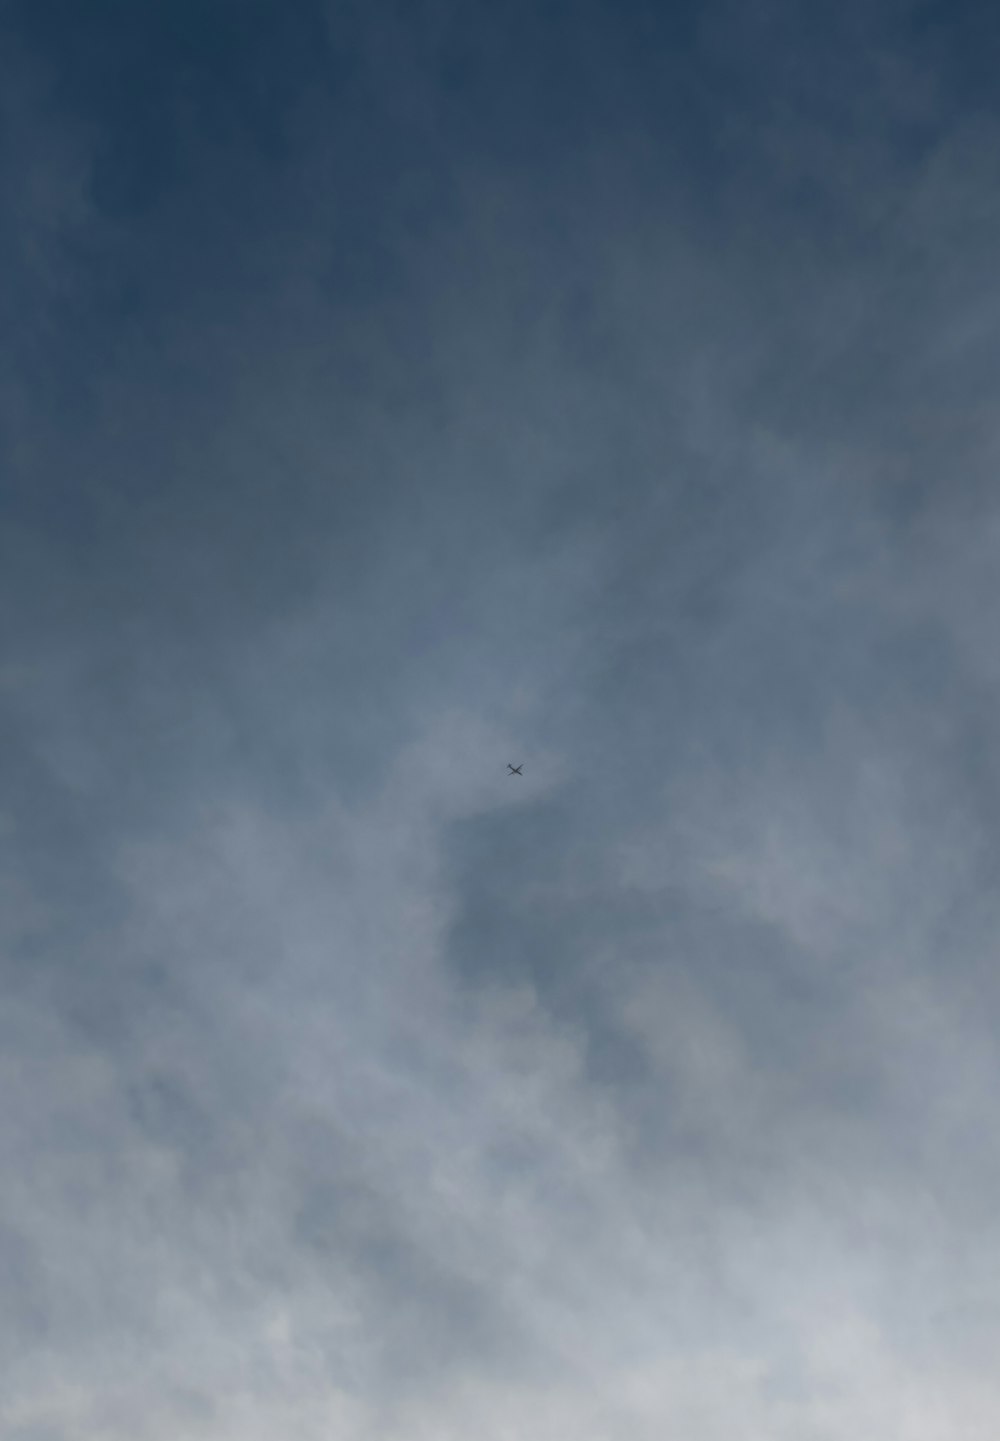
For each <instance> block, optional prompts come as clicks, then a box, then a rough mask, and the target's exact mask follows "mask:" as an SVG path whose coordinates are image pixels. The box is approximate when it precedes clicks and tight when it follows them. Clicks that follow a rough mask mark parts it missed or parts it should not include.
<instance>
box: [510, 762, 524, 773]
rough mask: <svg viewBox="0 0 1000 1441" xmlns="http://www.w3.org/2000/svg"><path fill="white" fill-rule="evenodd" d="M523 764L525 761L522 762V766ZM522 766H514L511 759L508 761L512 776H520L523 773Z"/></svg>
mask: <svg viewBox="0 0 1000 1441" xmlns="http://www.w3.org/2000/svg"><path fill="white" fill-rule="evenodd" d="M523 765H524V761H522V762H521V766H523ZM521 766H512V765H511V763H510V761H508V762H507V769H508V770H509V771H510V773H511V775H512V776H519V775H520V774H521Z"/></svg>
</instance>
